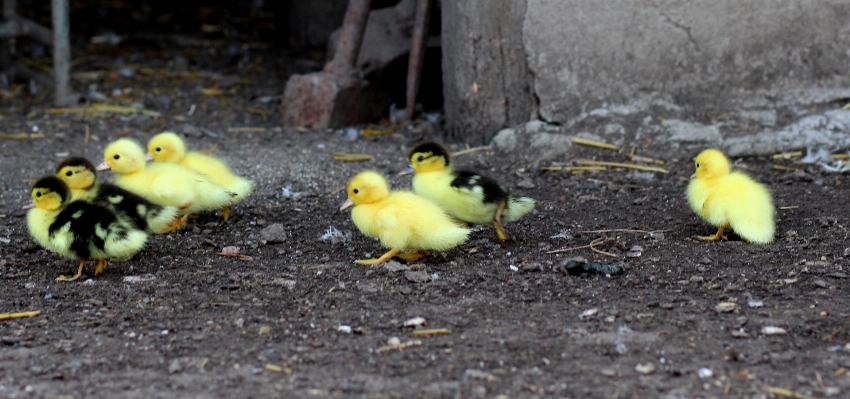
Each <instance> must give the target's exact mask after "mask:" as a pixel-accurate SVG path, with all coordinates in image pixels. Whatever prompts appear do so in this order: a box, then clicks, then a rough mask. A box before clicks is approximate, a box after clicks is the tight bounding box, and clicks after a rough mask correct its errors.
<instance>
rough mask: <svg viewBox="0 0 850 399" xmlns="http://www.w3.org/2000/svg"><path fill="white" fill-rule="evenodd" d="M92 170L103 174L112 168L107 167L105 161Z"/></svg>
mask: <svg viewBox="0 0 850 399" xmlns="http://www.w3.org/2000/svg"><path fill="white" fill-rule="evenodd" d="M94 169H95V170H96V171H98V172H104V171H107V170H112V167H111V166H109V164H108V163H106V161H103V163H102V164H100V165H97V167H96V168H94Z"/></svg>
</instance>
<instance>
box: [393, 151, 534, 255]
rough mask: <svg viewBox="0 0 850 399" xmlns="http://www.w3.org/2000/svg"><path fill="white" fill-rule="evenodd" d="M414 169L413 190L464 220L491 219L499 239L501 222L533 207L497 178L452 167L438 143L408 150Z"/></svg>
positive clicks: (501, 237) (411, 169)
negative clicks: (512, 192)
mask: <svg viewBox="0 0 850 399" xmlns="http://www.w3.org/2000/svg"><path fill="white" fill-rule="evenodd" d="M408 159H410V167H408V168H407V169H406V170H405V171H403V172H402V174H408V173H412V172H415V173H416V174H415V175H414V176H413V191H415V192H416V194H419V195H421V196H423V197H425V198H428V199H430V200H432V201H434V202H436V203H437V205H439V206H440V207H441V208H443V210H445V211H446V213H448V214H449V215H451V216H453V217H455V218H457V219H458V220H460V221H462V222H466V223H473V224H485V223H492V224H493V227H495V228H496V236H497V237H498V239H499V241H505V240H506V239H507V238H508V235H507V233H505V229H504V228H502V222H503V221H504V222H513V221H515V220H518V219H519V218H521V217H523V216H524V215H525V214H526V213H528V212H530V211H531V210H532V209H534V204H535V202H534V199H532V198H528V197H514V196H511V195H510V193H509V192H508V190H507V189H506V188H505V187H503V186H502V185H501V184H499V182H497V181H495V180H493V179H491V178H489V177H486V176H482V175H479V174H477V173H475V172H468V171H454V170H452V167H451V166H450V162H451V161H450V160H449V153H448V151H446V149H445V148H444V147H443V146H441V145H439V144H437V143H424V144H420V145H418V146H416V147H415V148H413V150H411V151H410V156H409V157H408Z"/></svg>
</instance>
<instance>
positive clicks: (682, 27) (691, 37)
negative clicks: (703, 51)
mask: <svg viewBox="0 0 850 399" xmlns="http://www.w3.org/2000/svg"><path fill="white" fill-rule="evenodd" d="M655 9H656V10H658V14H660V15H661V16H662V17H664V20H666V21H667V23H669V24H670V25H673V26H675V27H676V28H679V30H681V31H682V32H685V35H686V36H687V37H688V41H690V42H691V44H692V45H693V46H694V49H696V51H697V52H699V51H700V50H699V43H697V41H696V39H694V35H692V34H691V28H690V27H689V26H685V25H683V24H681V23H679V22H677V21H674V20H673V18H670V16H668V15H667V14H665V13H664V11H663V10H661V7H658V6H657V5H655Z"/></svg>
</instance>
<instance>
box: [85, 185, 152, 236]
mask: <svg viewBox="0 0 850 399" xmlns="http://www.w3.org/2000/svg"><path fill="white" fill-rule="evenodd" d="M118 198H120V200H118ZM94 203H95V204H97V205H101V206H103V207H105V208H107V209H112V210H113V211H115V212H116V213H118V216H119V217H121V218H123V219H124V220H126V221H128V222H130V223H131V225H132V227H136V228H137V229H139V230H142V231H148V221H147V219H146V218H155V217H157V216H159V214H160V213H162V211H163V210H164V209H165V207H163V206H161V205H157V204H154V203H153V202H150V201H148V200H146V199H144V198H143V197H141V196H139V195H136V194H133V193H131V192H129V191H127V190H125V189H123V188H121V187H118V186H116V185H114V184H109V183H103V184H101V185H100V188H99V190H98V192H97V197H95V199H94ZM139 204H141V205H144V206H145V212H144V213H142V214H140V213H139V208H138V206H139Z"/></svg>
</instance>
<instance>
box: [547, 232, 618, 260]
mask: <svg viewBox="0 0 850 399" xmlns="http://www.w3.org/2000/svg"><path fill="white" fill-rule="evenodd" d="M603 242H605V237H600V238H597V239H595V240H593V241H591V242H590V244H587V245H582V246H580V247H572V248H562V249H556V250H553V251H547V252H546V253H547V254H556V253H560V252H569V251H575V250H577V249H586V248H590V250H591V251H593V252H596V253H598V254H600V255H605V256H611V257H614V258H619V257H620V256H619V255H616V254H612V253H610V252H605V251H602V250H599V249H596V246H597V245H599V244H602V243H603Z"/></svg>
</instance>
